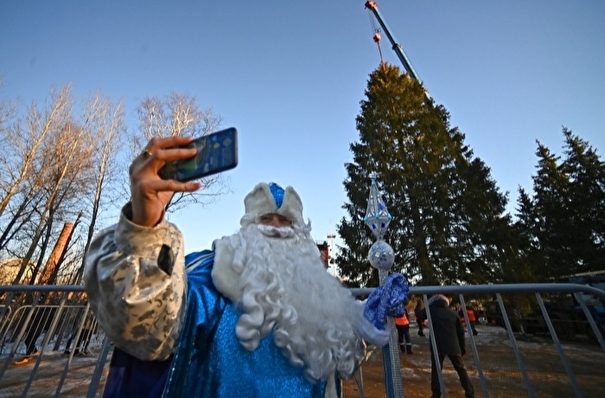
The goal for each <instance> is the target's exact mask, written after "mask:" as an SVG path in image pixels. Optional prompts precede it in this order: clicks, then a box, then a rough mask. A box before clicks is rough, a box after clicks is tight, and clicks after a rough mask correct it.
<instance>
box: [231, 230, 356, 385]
mask: <svg viewBox="0 0 605 398" xmlns="http://www.w3.org/2000/svg"><path fill="white" fill-rule="evenodd" d="M242 225H243V227H242V228H241V230H240V233H239V234H238V235H239V240H240V247H239V250H236V255H235V259H234V269H235V270H236V271H237V272H238V273H241V278H240V280H239V288H240V289H241V292H242V296H241V300H240V302H239V303H238V306H239V308H240V309H241V310H242V311H243V314H242V315H241V316H240V318H239V321H238V323H237V326H236V334H237V337H238V338H239V340H240V342H241V344H242V345H243V346H244V347H245V348H246V349H248V350H250V351H252V350H255V349H256V347H257V346H258V344H259V342H260V339H262V338H263V337H265V336H266V335H267V334H268V333H269V332H271V331H273V340H274V343H275V344H276V345H277V346H278V347H280V348H281V349H282V351H283V353H284V355H285V356H286V357H287V358H288V359H289V360H290V362H291V363H292V364H294V365H296V366H304V367H305V375H306V376H307V378H309V379H310V380H313V381H317V380H326V379H327V378H329V377H332V376H333V375H334V372H336V371H337V372H339V374H340V376H341V377H345V378H347V377H350V376H351V375H352V374H353V373H354V371H355V368H356V365H357V364H358V363H359V361H360V359H361V358H362V357H363V353H364V347H363V342H362V340H361V338H360V336H359V335H358V333H357V331H356V327H355V323H356V317H358V316H359V311H358V308H359V307H358V304H359V303H356V302H355V299H354V298H353V296H352V295H351V294H350V292H349V291H348V290H347V289H345V288H343V287H342V286H341V285H340V283H339V282H338V281H337V280H336V279H335V278H334V277H332V276H331V275H329V274H328V273H327V272H326V270H325V268H324V266H323V264H322V262H321V259H320V256H319V251H318V249H317V246H316V244H315V242H314V241H313V240H312V239H311V236H310V234H309V231H310V226H296V225H295V226H294V227H293V228H273V227H267V226H264V225H257V224H254V223H252V222H249V223H246V222H244V220H243V221H242ZM277 236H279V237H277Z"/></svg>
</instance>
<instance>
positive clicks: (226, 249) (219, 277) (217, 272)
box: [211, 238, 242, 302]
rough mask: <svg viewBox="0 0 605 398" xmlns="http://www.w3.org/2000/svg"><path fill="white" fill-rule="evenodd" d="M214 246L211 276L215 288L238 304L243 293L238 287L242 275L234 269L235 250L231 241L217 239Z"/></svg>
mask: <svg viewBox="0 0 605 398" xmlns="http://www.w3.org/2000/svg"><path fill="white" fill-rule="evenodd" d="M212 246H213V247H214V266H213V267H212V274H211V275H212V281H213V282H214V286H215V287H216V289H217V290H218V291H219V292H221V293H222V294H224V295H225V296H227V297H228V298H229V299H230V300H231V301H233V302H237V301H239V299H240V298H241V297H242V292H241V290H240V289H239V287H238V282H239V278H240V276H241V275H239V274H238V273H237V272H236V271H235V270H234V269H233V258H234V250H233V246H232V245H231V242H230V239H229V238H222V239H217V240H215V241H214V242H213V243H212Z"/></svg>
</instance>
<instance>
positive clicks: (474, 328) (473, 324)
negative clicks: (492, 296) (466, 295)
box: [458, 306, 479, 336]
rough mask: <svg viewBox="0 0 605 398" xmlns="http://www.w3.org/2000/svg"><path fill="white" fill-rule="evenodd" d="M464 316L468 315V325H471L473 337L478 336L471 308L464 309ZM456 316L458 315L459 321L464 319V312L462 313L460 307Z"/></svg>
mask: <svg viewBox="0 0 605 398" xmlns="http://www.w3.org/2000/svg"><path fill="white" fill-rule="evenodd" d="M466 314H467V315H468V323H469V324H470V325H471V330H472V331H473V336H476V335H478V334H479V332H478V331H477V329H476V325H477V315H475V310H474V309H473V308H472V307H469V306H467V307H466ZM458 315H460V318H461V320H462V319H464V312H463V311H462V306H460V308H459V309H458Z"/></svg>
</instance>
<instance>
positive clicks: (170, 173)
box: [159, 127, 237, 182]
mask: <svg viewBox="0 0 605 398" xmlns="http://www.w3.org/2000/svg"><path fill="white" fill-rule="evenodd" d="M186 148H197V154H196V155H195V156H193V157H191V158H188V159H182V160H177V161H174V162H169V163H166V164H165V165H164V166H163V167H162V168H161V169H160V171H159V175H160V177H162V178H163V179H165V180H169V179H174V180H177V181H181V182H185V181H191V180H195V179H198V178H202V177H206V176H209V175H212V174H216V173H220V172H221V171H225V170H230V169H233V168H234V167H235V166H237V129H235V128H234V127H230V128H228V129H225V130H221V131H217V132H216V133H212V134H208V135H204V136H202V137H200V138H196V139H195V140H193V141H192V142H191V143H190V144H189V145H187V146H186Z"/></svg>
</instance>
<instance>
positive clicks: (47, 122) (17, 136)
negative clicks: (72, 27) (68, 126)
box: [0, 85, 72, 216]
mask: <svg viewBox="0 0 605 398" xmlns="http://www.w3.org/2000/svg"><path fill="white" fill-rule="evenodd" d="M70 94H71V87H70V86H69V85H66V86H64V87H63V88H62V89H60V90H54V89H53V90H52V91H51V100H50V104H49V105H47V107H46V109H45V111H43V112H42V113H41V112H39V110H38V108H37V106H36V104H35V103H33V104H32V105H31V107H30V111H29V114H28V117H27V122H26V123H27V129H24V128H23V124H22V123H16V124H14V125H13V126H11V127H10V128H7V129H3V130H2V134H3V143H4V144H5V145H2V146H0V159H2V161H3V162H4V164H2V166H4V167H3V170H4V171H5V174H3V178H2V180H0V190H1V195H2V196H1V197H0V216H2V214H3V213H4V211H5V209H6V206H7V205H8V203H9V201H10V200H11V199H12V197H13V195H15V193H16V192H17V191H18V189H19V187H20V185H21V184H23V182H24V181H25V180H26V179H27V178H29V177H31V171H32V165H33V163H34V160H35V157H36V155H37V153H38V150H39V148H40V145H42V143H43V142H44V140H45V139H46V137H48V135H49V134H51V132H52V131H53V130H55V129H57V128H58V126H59V125H60V124H64V123H65V120H66V119H68V118H69V114H70V112H71V105H72V104H71V98H70Z"/></svg>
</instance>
